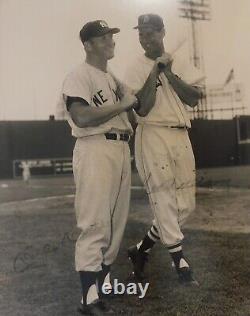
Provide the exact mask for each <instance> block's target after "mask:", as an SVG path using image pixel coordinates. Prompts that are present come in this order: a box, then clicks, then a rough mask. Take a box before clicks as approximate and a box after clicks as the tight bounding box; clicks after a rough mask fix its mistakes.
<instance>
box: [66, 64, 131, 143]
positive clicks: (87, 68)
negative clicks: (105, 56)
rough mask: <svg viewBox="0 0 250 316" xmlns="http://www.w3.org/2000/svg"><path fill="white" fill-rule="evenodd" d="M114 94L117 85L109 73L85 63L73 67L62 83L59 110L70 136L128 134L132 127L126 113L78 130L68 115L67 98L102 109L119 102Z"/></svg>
mask: <svg viewBox="0 0 250 316" xmlns="http://www.w3.org/2000/svg"><path fill="white" fill-rule="evenodd" d="M116 90H117V85H116V82H115V79H114V77H113V75H112V73H111V72H110V71H107V72H103V71H101V70H99V69H97V68H95V67H93V66H91V65H89V64H87V63H83V64H81V65H79V66H77V67H76V68H75V69H74V70H73V71H72V72H70V73H69V74H68V75H67V77H66V79H65V80H64V83H63V88H62V94H61V98H60V103H61V104H60V107H61V110H62V112H63V114H64V118H66V119H67V121H68V122H69V125H70V126H71V128H72V135H73V136H75V137H84V136H90V135H96V134H103V133H107V132H110V131H111V132H112V131H114V132H127V133H129V134H132V127H131V125H130V123H129V120H128V116H127V112H122V113H121V114H119V115H117V116H115V117H113V118H111V119H110V120H109V121H107V122H105V123H103V124H100V125H98V126H94V127H85V128H79V127H77V126H76V125H75V123H74V122H73V120H72V118H71V116H70V113H69V112H68V111H67V107H66V101H67V97H80V98H82V99H84V100H86V101H87V102H88V104H89V106H92V107H103V106H104V107H105V106H110V105H113V104H115V103H116V102H118V101H119V97H118V96H117V94H116ZM83 106H84V105H83Z"/></svg>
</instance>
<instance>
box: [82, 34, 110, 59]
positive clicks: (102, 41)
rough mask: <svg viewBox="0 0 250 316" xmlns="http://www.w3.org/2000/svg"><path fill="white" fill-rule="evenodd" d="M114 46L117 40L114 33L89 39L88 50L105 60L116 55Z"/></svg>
mask: <svg viewBox="0 0 250 316" xmlns="http://www.w3.org/2000/svg"><path fill="white" fill-rule="evenodd" d="M114 48H115V42H114V40H113V34H112V33H107V34H104V35H102V36H98V37H93V38H91V39H90V40H89V41H88V52H89V53H90V54H94V55H96V56H98V57H99V58H102V59H105V60H109V59H111V58H113V57H114Z"/></svg>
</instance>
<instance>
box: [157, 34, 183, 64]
mask: <svg viewBox="0 0 250 316" xmlns="http://www.w3.org/2000/svg"><path fill="white" fill-rule="evenodd" d="M186 40H187V39H186V38H184V39H183V40H181V41H180V42H179V43H178V44H177V45H176V47H175V48H174V49H173V50H172V51H171V53H170V55H171V56H173V55H174V54H175V53H176V52H177V51H178V50H179V49H180V48H181V46H182V45H183V44H184V43H185V42H186ZM158 68H159V69H160V70H163V69H164V68H165V64H163V63H161V62H160V63H158Z"/></svg>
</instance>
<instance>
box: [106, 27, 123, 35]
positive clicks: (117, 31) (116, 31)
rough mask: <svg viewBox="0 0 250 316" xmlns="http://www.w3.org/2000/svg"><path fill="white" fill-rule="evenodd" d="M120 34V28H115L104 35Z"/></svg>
mask: <svg viewBox="0 0 250 316" xmlns="http://www.w3.org/2000/svg"><path fill="white" fill-rule="evenodd" d="M119 32H120V29H118V27H114V28H109V29H107V30H105V32H104V33H103V34H107V33H111V34H117V33H119Z"/></svg>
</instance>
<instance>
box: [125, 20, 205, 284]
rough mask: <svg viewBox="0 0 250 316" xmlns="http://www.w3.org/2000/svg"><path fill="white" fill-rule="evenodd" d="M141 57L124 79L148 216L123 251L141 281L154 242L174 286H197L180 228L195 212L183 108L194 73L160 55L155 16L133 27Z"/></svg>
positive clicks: (192, 98)
mask: <svg viewBox="0 0 250 316" xmlns="http://www.w3.org/2000/svg"><path fill="white" fill-rule="evenodd" d="M135 29H137V30H138V33H139V41H140V44H141V46H142V48H143V49H144V51H145V54H144V55H143V56H141V57H140V58H138V59H137V60H136V61H135V63H134V64H133V65H132V66H131V67H130V69H129V70H128V71H127V74H126V83H127V84H128V85H129V86H130V88H132V89H134V90H136V91H137V96H138V97H139V99H140V107H139V109H137V110H136V113H137V120H138V127H137V129H136V137H135V159H136V166H137V169H138V172H139V175H140V177H141V180H142V182H143V183H144V185H145V187H146V190H147V193H148V196H149V200H150V204H151V208H152V211H153V215H154V220H153V224H152V227H151V228H150V229H149V231H148V233H147V234H146V236H145V237H144V238H143V239H142V240H141V241H140V242H139V243H138V244H137V245H135V246H132V247H130V248H129V250H128V256H129V258H130V259H131V261H132V263H133V269H134V274H135V276H136V277H137V278H139V279H143V278H144V277H145V274H144V265H145V262H146V261H147V259H148V254H149V252H150V250H151V248H152V247H153V246H154V244H155V243H156V242H157V241H158V240H160V241H161V242H162V243H163V244H164V245H166V247H167V248H168V251H169V253H170V255H171V257H172V260H173V263H174V266H175V269H176V271H177V274H178V277H179V280H180V281H181V282H184V283H186V284H195V285H198V282H197V281H196V280H195V279H194V277H193V274H192V271H191V268H190V264H189V262H188V260H187V259H186V258H185V256H184V254H183V250H182V240H183V233H182V231H181V226H182V225H183V223H184V222H185V221H186V219H187V218H188V216H189V215H190V213H191V212H192V211H193V210H194V208H195V160H194V156H193V152H192V147H191V144H190V140H189V136H188V128H190V127H191V125H190V120H189V118H188V114H187V110H186V105H188V106H190V107H194V106H196V105H197V103H198V100H199V98H201V91H200V89H199V88H198V87H196V86H194V85H192V83H193V82H195V81H196V80H198V77H197V76H196V75H197V73H195V71H194V69H191V67H190V65H185V63H183V61H182V60H178V59H177V58H176V59H174V60H173V58H172V56H171V55H170V54H168V53H166V52H165V48H164V43H163V39H164V36H165V28H164V24H163V20H162V18H161V17H160V16H159V15H154V14H146V15H141V16H140V17H139V18H138V25H137V26H136V27H135Z"/></svg>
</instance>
